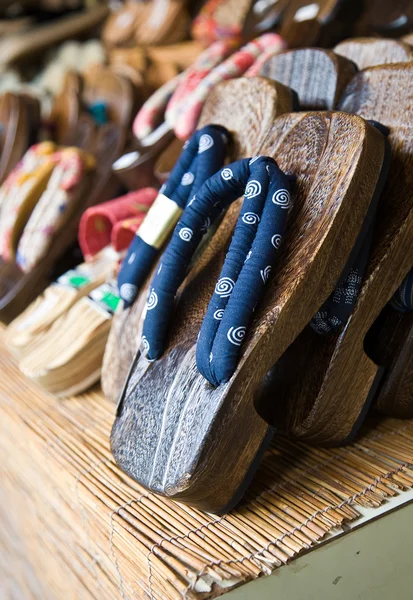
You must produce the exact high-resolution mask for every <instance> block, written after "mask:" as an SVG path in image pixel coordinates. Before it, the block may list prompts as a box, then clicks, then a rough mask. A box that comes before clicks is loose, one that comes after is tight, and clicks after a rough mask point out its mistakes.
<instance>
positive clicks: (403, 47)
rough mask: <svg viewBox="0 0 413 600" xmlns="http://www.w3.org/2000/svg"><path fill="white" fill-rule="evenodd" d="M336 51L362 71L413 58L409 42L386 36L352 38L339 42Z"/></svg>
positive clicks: (412, 50) (408, 60) (412, 49)
mask: <svg viewBox="0 0 413 600" xmlns="http://www.w3.org/2000/svg"><path fill="white" fill-rule="evenodd" d="M334 52H336V53H337V54H339V55H340V56H344V57H345V58H348V59H349V60H352V61H353V62H354V63H355V64H356V65H357V67H358V69H359V70H360V71H361V70H362V69H366V68H368V67H375V66H376V65H385V64H389V63H401V62H410V61H412V60H413V48H412V47H411V46H409V44H406V43H404V42H402V41H400V40H393V39H384V38H350V39H349V40H345V41H344V42H340V44H337V46H336V47H335V48H334Z"/></svg>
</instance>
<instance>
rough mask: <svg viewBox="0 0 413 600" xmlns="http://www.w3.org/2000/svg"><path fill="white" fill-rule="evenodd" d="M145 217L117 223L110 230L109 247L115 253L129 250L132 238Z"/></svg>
mask: <svg viewBox="0 0 413 600" xmlns="http://www.w3.org/2000/svg"><path fill="white" fill-rule="evenodd" d="M144 218H145V215H141V216H139V217H135V218H133V219H126V220H125V221H119V223H116V225H115V226H114V228H113V229H112V235H111V245H112V248H113V249H114V250H116V252H123V250H126V249H127V248H129V246H130V244H131V242H132V240H133V238H134V237H135V234H136V232H137V231H138V229H139V227H140V226H141V225H142V222H143V220H144Z"/></svg>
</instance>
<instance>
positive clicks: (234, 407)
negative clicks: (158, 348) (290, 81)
mask: <svg viewBox="0 0 413 600" xmlns="http://www.w3.org/2000/svg"><path fill="white" fill-rule="evenodd" d="M260 152H261V153H262V154H263V155H268V156H271V157H272V158H274V159H275V160H276V161H277V164H278V165H279V167H280V168H281V169H282V170H283V171H284V172H287V173H291V174H294V175H296V176H297V183H296V191H295V194H293V209H292V210H291V213H290V218H289V225H288V227H287V233H286V236H285V240H284V243H283V246H282V248H281V251H280V255H279V258H278V264H277V266H276V268H275V273H274V275H273V277H272V280H271V281H270V283H269V284H268V286H267V290H266V292H265V295H264V297H263V298H262V301H261V302H260V304H259V305H258V307H257V310H256V313H255V317H254V320H253V323H252V326H251V328H250V331H249V332H248V334H247V336H246V338H245V341H244V344H243V346H242V353H241V359H240V362H239V365H238V367H237V370H236V372H235V374H234V375H233V376H232V378H231V379H230V381H229V382H228V383H226V384H223V385H220V386H218V387H216V388H213V387H212V386H211V385H210V384H209V383H208V382H207V381H206V380H205V379H204V378H203V377H202V376H201V375H200V373H199V372H198V370H197V368H196V363H195V352H196V342H197V336H198V332H199V330H200V326H201V323H202V320H203V316H204V314H205V311H206V308H207V306H208V303H209V299H210V297H211V295H212V293H213V290H214V287H215V283H216V281H217V278H218V276H219V273H220V271H221V266H222V262H223V259H224V257H225V253H226V245H227V243H228V239H229V238H230V236H231V233H232V230H233V227H234V224H235V222H236V219H237V212H236V210H235V207H234V210H232V209H230V210H229V211H228V213H227V215H226V217H225V218H224V220H223V222H222V224H221V226H220V227H219V228H218V231H217V233H216V236H219V235H221V236H222V237H223V238H225V236H224V235H223V234H222V232H223V231H224V230H227V235H226V240H227V241H226V242H224V243H223V244H222V245H221V247H220V249H216V251H215V252H214V253H212V252H211V254H210V258H209V261H205V262H204V263H203V265H202V268H198V269H195V270H194V272H193V273H191V274H190V275H189V277H188V278H187V280H186V282H185V283H184V285H183V287H182V289H181V292H180V294H179V301H178V305H177V310H176V315H175V317H174V321H173V324H172V326H171V331H170V337H169V346H168V348H167V350H166V351H165V353H164V354H163V356H162V357H161V358H160V359H159V360H157V361H155V362H152V363H150V362H148V361H147V360H146V359H145V358H144V357H143V356H139V355H137V357H136V360H135V363H134V365H133V367H132V369H131V372H130V374H129V377H128V380H127V382H126V385H125V388H124V393H123V395H122V397H121V401H120V404H119V408H118V415H117V418H116V420H115V423H114V426H113V430H112V436H111V447H112V452H113V454H114V457H115V459H116V461H117V462H118V464H119V465H120V467H121V468H122V469H123V470H124V471H125V472H126V473H128V474H129V475H130V476H132V477H133V478H134V479H136V480H137V481H139V482H140V483H141V484H142V485H144V486H145V487H146V488H148V489H150V490H152V491H155V492H157V493H160V494H163V495H165V496H167V497H170V498H173V499H174V500H177V501H180V502H185V503H188V504H191V505H193V506H196V507H197V508H200V509H202V510H204V511H207V512H214V513H222V512H224V511H226V510H227V509H228V507H230V508H232V507H233V506H234V504H235V503H236V502H237V501H238V500H239V498H240V495H241V492H242V491H243V488H244V487H245V482H246V481H248V480H249V479H250V478H251V477H252V475H253V471H254V470H255V468H256V467H257V466H258V459H257V457H259V456H260V454H262V452H263V448H264V447H265V446H266V442H267V440H268V437H269V426H268V423H267V422H266V421H265V420H264V419H263V418H262V417H261V416H260V415H259V414H258V412H257V410H256V408H255V404H256V402H257V400H258V396H259V394H260V391H261V385H262V382H263V380H264V379H265V377H266V374H267V373H268V371H269V370H270V368H271V367H272V365H273V364H274V363H275V362H276V361H277V360H278V359H279V358H280V357H281V356H282V354H283V353H284V352H285V350H286V349H287V348H288V346H289V345H290V344H291V343H292V342H293V341H294V339H295V338H296V337H297V336H298V335H299V334H300V332H301V331H302V330H303V329H304V328H305V326H306V325H307V323H308V322H309V321H310V319H311V318H312V316H313V315H314V314H315V312H316V311H317V310H318V308H319V306H320V305H321V304H322V303H323V302H324V301H325V300H326V299H327V298H328V296H329V295H330V293H331V292H332V291H333V289H334V287H335V284H336V282H337V280H338V279H339V277H340V275H341V273H342V271H343V269H344V267H345V265H346V263H347V261H348V259H349V257H350V254H351V251H352V248H353V247H354V245H355V244H356V241H357V237H358V235H359V232H360V230H361V228H362V225H363V222H364V219H365V217H366V214H367V212H368V207H369V204H370V202H371V199H372V197H373V194H374V190H375V188H376V186H377V181H378V179H379V175H380V170H381V168H382V164H383V160H384V154H385V142H384V138H383V136H382V135H381V134H380V133H379V132H378V131H377V130H376V129H375V128H374V127H373V126H372V125H370V124H369V123H367V122H366V121H365V120H364V119H362V118H360V117H357V116H353V115H348V114H345V113H340V112H315V113H290V114H286V115H283V116H280V117H278V118H277V119H276V120H275V121H274V123H273V125H272V127H271V129H270V130H269V132H268V134H267V137H266V139H265V140H264V141H263V144H262V146H261V150H260ZM234 213H235V214H234ZM333 251H334V253H333ZM332 256H334V258H332Z"/></svg>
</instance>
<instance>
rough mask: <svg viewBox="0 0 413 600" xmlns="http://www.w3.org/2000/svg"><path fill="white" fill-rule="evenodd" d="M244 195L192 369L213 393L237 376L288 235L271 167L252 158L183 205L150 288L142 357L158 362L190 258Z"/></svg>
mask: <svg viewBox="0 0 413 600" xmlns="http://www.w3.org/2000/svg"><path fill="white" fill-rule="evenodd" d="M242 195H244V202H243V206H242V210H241V213H240V216H239V219H238V223H237V226H236V228H235V231H234V236H233V239H232V242H231V245H230V248H229V251H228V254H227V256H226V259H225V263H224V266H223V269H222V272H221V276H220V279H219V281H218V282H217V285H216V288H215V292H214V294H213V297H212V299H211V302H210V304H209V307H208V311H207V314H206V316H205V320H204V322H203V324H202V327H201V332H200V335H199V339H198V344H197V366H198V368H199V370H200V372H201V373H202V374H203V375H204V376H205V377H206V378H207V379H208V381H210V383H212V384H213V385H219V384H220V383H223V382H224V381H227V380H228V379H229V377H231V375H232V373H233V372H234V370H235V368H236V364H237V360H238V356H239V350H240V346H241V343H242V339H243V337H244V335H245V332H246V330H247V328H248V326H249V324H250V321H251V318H252V314H253V311H254V309H255V306H256V304H257V302H258V300H259V299H260V297H261V295H262V293H263V289H264V286H265V284H266V283H267V281H268V279H269V277H270V272H271V268H272V266H273V265H274V261H275V256H276V253H277V249H278V248H279V246H280V243H281V240H282V236H283V234H284V231H285V226H286V222H287V216H288V212H289V211H288V208H289V206H290V192H289V178H288V177H287V176H286V175H285V174H284V173H283V172H282V171H281V170H280V169H279V168H278V166H277V164H276V163H275V161H274V160H273V159H271V158H267V157H255V158H253V159H244V160H240V161H237V162H236V163H233V164H231V165H229V166H228V167H225V168H224V169H222V170H221V171H220V172H218V173H216V175H214V176H213V177H211V178H210V179H209V180H208V181H206V183H205V184H204V185H203V186H202V188H201V189H200V190H199V192H198V193H197V194H196V196H195V197H194V198H193V199H192V200H191V202H190V203H189V204H188V205H187V207H186V209H185V210H184V212H183V214H182V217H181V219H180V221H179V223H178V224H177V226H176V228H175V231H174V233H173V236H172V239H171V242H170V244H169V245H168V247H167V249H166V250H165V252H164V254H163V256H162V259H161V262H160V265H159V269H158V272H157V274H156V276H155V277H154V279H153V281H152V285H151V289H150V294H149V298H148V302H147V312H146V317H145V322H144V326H143V336H142V345H143V349H144V352H145V353H146V355H147V357H148V358H149V360H156V359H157V358H159V357H160V356H161V355H162V353H163V351H164V347H165V341H166V335H167V331H168V327H169V323H170V318H171V314H172V312H173V308H174V301H175V295H176V292H177V290H178V288H179V286H180V284H181V283H182V281H183V279H184V277H185V274H186V269H187V266H188V264H189V262H190V260H191V257H192V256H193V254H194V252H195V250H196V248H197V246H198V244H199V242H200V241H201V238H202V236H203V235H204V233H205V232H206V231H207V229H208V228H209V227H210V226H211V224H212V222H213V221H214V219H216V217H217V216H218V215H219V214H220V212H221V211H222V210H225V209H227V208H228V206H229V205H230V204H231V203H232V202H234V201H235V200H236V199H237V198H239V197H240V196H242ZM211 353H212V354H211Z"/></svg>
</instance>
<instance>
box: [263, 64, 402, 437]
mask: <svg viewBox="0 0 413 600" xmlns="http://www.w3.org/2000/svg"><path fill="white" fill-rule="evenodd" d="M412 76H413V64H412V63H410V64H408V63H407V64H396V65H384V66H380V67H372V68H370V69H366V70H365V71H362V72H360V73H358V74H357V75H356V76H355V78H354V80H353V82H352V83H351V84H350V85H349V87H348V88H347V90H346V92H345V94H344V97H343V100H342V102H341V105H340V106H341V108H342V110H345V111H347V112H351V113H356V114H359V115H362V116H363V117H365V118H371V119H375V120H377V121H379V122H380V123H383V124H384V125H386V126H388V127H389V128H390V136H389V142H390V144H391V147H392V160H391V164H390V169H389V174H388V179H387V182H386V184H385V187H384V190H383V193H382V196H381V198H380V201H379V205H378V212H377V217H376V223H375V233H374V239H373V246H372V250H371V255H370V261H369V264H368V267H367V271H366V273H365V276H364V279H363V283H362V287H361V290H360V294H359V296H358V300H357V304H356V306H355V309H354V311H353V313H352V315H351V317H350V319H349V321H348V323H347V325H346V326H345V329H344V330H343V331H342V333H341V334H338V335H333V336H332V337H331V338H330V337H323V336H320V335H317V334H316V333H314V331H313V330H312V329H311V328H310V327H307V328H306V329H305V330H304V331H303V333H302V334H301V336H300V337H299V338H298V339H297V340H296V341H295V343H294V344H292V346H291V347H290V348H289V349H288V351H287V353H286V354H285V356H284V357H283V359H282V360H281V361H280V362H279V363H278V364H277V365H275V366H274V368H273V369H272V372H271V374H270V375H269V377H268V379H267V384H266V386H265V391H264V393H263V406H267V407H268V406H269V403H268V401H267V402H266V401H265V400H264V398H267V400H269V398H272V400H273V402H272V404H271V415H268V414H267V418H268V419H269V420H270V422H272V423H275V422H276V423H277V424H278V425H279V427H281V428H282V429H284V430H285V431H286V432H287V433H288V434H290V435H292V436H294V437H296V438H298V439H302V440H306V441H309V442H316V443H323V444H338V443H343V442H346V441H348V440H350V439H351V438H352V437H353V436H354V434H355V433H356V432H357V430H358V428H359V426H360V424H361V423H362V421H363V419H364V417H365V415H366V412H367V410H368V408H369V406H370V405H371V403H372V401H373V399H374V395H375V392H376V391H377V386H378V385H379V382H380V379H381V377H382V374H383V368H382V367H381V365H380V364H376V362H374V358H375V357H376V354H377V355H378V354H379V353H377V352H376V349H375V346H376V344H377V343H378V344H379V346H382V344H386V340H384V341H383V342H377V341H375V342H373V341H372V335H371V334H369V336H368V340H367V339H366V335H367V333H368V331H369V329H370V327H371V326H372V325H373V323H374V321H375V320H376V318H377V317H378V316H379V315H380V313H381V311H382V310H383V309H384V307H385V306H386V304H387V302H388V301H389V300H390V298H391V297H392V295H393V293H394V291H395V290H396V288H397V286H398V285H399V283H400V282H401V281H402V279H403V278H404V276H405V275H406V274H407V272H408V270H409V269H410V268H411V266H412V264H413V249H412V245H411V240H412V236H413V198H412V194H411V189H412V185H413V146H412V136H411V135H410V133H409V127H410V123H411V122H412V118H413V112H412V111H413V97H412V93H411V85H410V83H409V82H411V79H412ZM387 339H388V336H387ZM309 353H311V361H308V359H307V357H308V355H309ZM376 359H378V356H377V357H376ZM297 372H299V377H297ZM401 402H403V399H401Z"/></svg>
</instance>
